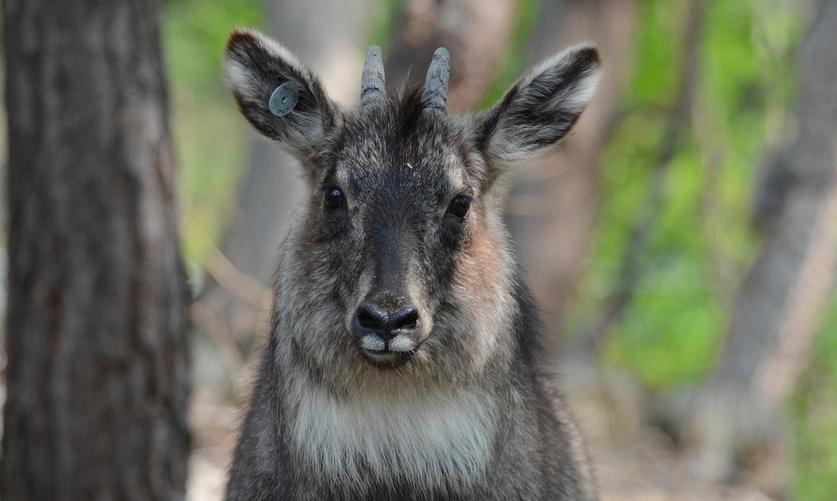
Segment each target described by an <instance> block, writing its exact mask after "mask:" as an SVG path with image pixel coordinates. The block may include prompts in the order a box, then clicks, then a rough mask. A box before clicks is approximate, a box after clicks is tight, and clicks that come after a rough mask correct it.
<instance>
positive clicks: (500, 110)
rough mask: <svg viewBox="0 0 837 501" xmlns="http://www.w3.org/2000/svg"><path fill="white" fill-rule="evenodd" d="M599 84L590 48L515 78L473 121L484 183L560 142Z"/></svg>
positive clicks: (597, 63) (571, 50) (596, 62)
mask: <svg viewBox="0 0 837 501" xmlns="http://www.w3.org/2000/svg"><path fill="white" fill-rule="evenodd" d="M600 78H601V59H600V58H599V52H598V51H597V50H596V48H595V47H593V46H592V45H591V44H581V45H576V46H573V47H570V48H568V49H566V50H564V51H562V52H560V53H558V54H556V55H555V56H553V57H551V58H549V59H547V60H546V61H544V62H543V63H541V64H540V65H538V66H536V67H535V68H533V69H532V70H531V71H529V72H528V73H527V74H526V75H524V76H523V77H521V78H520V80H518V81H517V83H515V84H514V85H513V86H512V87H511V88H510V89H509V90H508V91H506V94H505V95H504V96H503V97H502V98H501V99H500V100H499V101H498V102H497V104H495V105H494V106H493V107H492V108H491V109H489V110H488V111H486V112H484V113H482V114H481V115H479V116H478V117H477V118H476V132H477V141H478V145H479V147H480V149H481V150H482V151H483V154H484V155H485V156H486V157H487V160H488V164H489V169H490V171H491V172H490V173H489V178H490V179H489V182H491V181H493V180H494V179H495V178H496V177H497V176H499V175H500V174H502V172H504V171H505V170H506V169H508V168H509V167H511V166H513V165H517V164H519V163H521V162H524V161H526V160H528V159H530V158H531V157H533V156H534V155H535V154H537V153H538V152H540V151H541V150H543V149H544V148H546V147H547V146H550V145H551V144H553V143H555V142H556V141H558V140H559V139H561V138H562V137H564V136H565V135H566V134H567V133H568V132H569V131H570V129H571V128H572V126H573V125H574V124H575V122H576V120H578V117H579V115H581V112H582V111H584V108H585V107H587V104H588V103H589V102H590V100H591V99H592V98H593V95H594V94H595V93H596V88H597V87H598V84H599V80H600Z"/></svg>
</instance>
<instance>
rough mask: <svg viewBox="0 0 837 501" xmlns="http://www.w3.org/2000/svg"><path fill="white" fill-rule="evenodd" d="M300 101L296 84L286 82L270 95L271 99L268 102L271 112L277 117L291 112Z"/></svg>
mask: <svg viewBox="0 0 837 501" xmlns="http://www.w3.org/2000/svg"><path fill="white" fill-rule="evenodd" d="M297 101H299V91H298V90H297V88H296V85H294V84H292V83H291V82H285V83H283V84H282V85H280V86H279V87H276V89H275V90H274V91H273V94H271V95H270V101H268V102H267V107H268V108H270V112H271V113H273V114H274V115H276V116H277V117H281V116H285V115H287V114H288V113H290V112H291V111H292V110H293V109H294V106H296V103H297Z"/></svg>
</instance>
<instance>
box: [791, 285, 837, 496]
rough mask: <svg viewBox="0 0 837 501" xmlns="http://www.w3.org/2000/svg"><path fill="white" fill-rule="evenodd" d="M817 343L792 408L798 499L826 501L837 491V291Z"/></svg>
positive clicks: (794, 489)
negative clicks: (836, 390)
mask: <svg viewBox="0 0 837 501" xmlns="http://www.w3.org/2000/svg"><path fill="white" fill-rule="evenodd" d="M826 312H827V314H826V318H825V321H824V322H823V325H822V327H821V328H820V331H819V333H818V335H817V337H816V339H815V341H814V346H813V361H812V363H811V365H810V367H808V370H807V371H806V373H805V374H804V375H803V378H802V384H801V385H800V388H799V390H798V391H797V392H796V394H795V395H794V398H793V400H792V402H791V406H790V418H791V426H792V431H793V436H794V438H795V440H796V443H795V449H796V450H795V461H794V463H795V465H796V477H795V478H794V486H793V487H794V488H793V492H794V493H796V495H795V496H794V498H795V499H806V500H813V501H826V500H831V499H834V493H835V492H837V453H835V451H837V392H835V391H834V389H835V388H837V336H835V335H834V334H835V333H837V292H835V293H832V295H831V298H830V301H829V302H828V304H827V305H826Z"/></svg>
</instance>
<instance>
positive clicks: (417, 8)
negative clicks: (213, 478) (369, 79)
mask: <svg viewBox="0 0 837 501" xmlns="http://www.w3.org/2000/svg"><path fill="white" fill-rule="evenodd" d="M516 5H517V1H516V0H496V1H492V2H485V1H481V0H410V1H409V2H407V4H406V6H405V9H404V12H403V13H402V14H401V18H400V19H399V21H398V23H397V25H396V28H395V30H394V31H393V38H392V40H391V41H390V48H389V51H388V52H389V56H388V57H387V60H386V73H387V75H388V76H389V79H388V81H387V86H388V87H390V88H397V86H399V85H401V84H403V83H404V82H405V81H406V82H409V83H411V84H416V85H421V84H423V83H424V78H425V72H426V70H427V67H428V66H429V65H430V60H431V59H432V57H433V51H435V50H436V48H437V47H445V48H446V49H447V50H448V52H449V53H450V56H451V75H450V84H449V89H448V109H449V110H452V111H458V112H462V111H468V110H470V109H471V108H473V107H474V106H475V105H476V104H477V103H478V102H479V100H480V98H482V96H483V94H484V93H485V91H486V90H487V88H488V86H489V85H490V84H491V82H492V81H493V79H494V74H495V72H496V71H497V66H498V63H499V62H500V56H501V55H502V52H503V50H504V49H505V48H506V45H507V43H508V41H509V37H510V35H511V31H512V27H513V24H514V22H513V21H514V11H515V6H516Z"/></svg>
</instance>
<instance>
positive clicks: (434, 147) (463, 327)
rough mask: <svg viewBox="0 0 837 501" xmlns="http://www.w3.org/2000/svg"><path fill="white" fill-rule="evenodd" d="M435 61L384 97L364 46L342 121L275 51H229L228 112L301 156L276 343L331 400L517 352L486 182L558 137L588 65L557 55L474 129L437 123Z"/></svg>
mask: <svg viewBox="0 0 837 501" xmlns="http://www.w3.org/2000/svg"><path fill="white" fill-rule="evenodd" d="M446 57H447V56H446V53H445V52H443V51H439V52H437V55H436V57H434V63H432V65H431V68H430V70H429V71H428V80H427V83H426V84H425V86H424V88H423V89H406V90H404V91H402V92H401V93H399V94H398V95H391V96H385V95H384V94H383V88H384V85H383V68H382V66H381V63H380V53H379V51H378V50H377V49H376V48H373V49H371V50H370V56H369V57H368V58H367V66H366V69H365V71H364V79H363V85H362V101H361V105H360V107H359V108H358V109H357V110H352V111H344V110H341V109H339V108H338V107H337V106H335V105H334V104H333V103H332V102H331V101H330V100H329V99H328V97H327V96H326V95H325V93H324V92H323V90H322V86H321V85H320V83H319V82H318V81H317V79H316V78H315V77H314V76H313V75H311V73H310V72H309V71H308V70H307V69H305V68H304V66H302V65H301V64H300V63H299V62H298V61H296V59H295V58H294V57H293V56H292V55H291V54H289V53H288V52H287V51H286V50H285V49H283V48H282V47H281V46H279V45H278V44H276V43H275V42H273V41H271V40H269V39H267V38H266V37H264V36H262V35H259V34H257V33H254V32H249V31H238V32H236V33H234V34H233V36H232V37H231V39H230V42H229V45H228V48H227V53H226V58H225V65H226V72H227V81H228V84H229V86H230V88H231V90H232V91H233V94H234V96H235V98H236V100H237V102H238V104H239V107H240V108H241V110H242V113H243V114H244V115H245V117H247V119H248V120H250V122H251V123H252V124H253V125H254V126H255V127H256V128H257V129H258V130H259V131H260V132H262V133H263V134H264V135H266V136H267V137H269V138H272V139H274V140H276V141H277V142H278V143H279V146H280V147H283V148H284V149H286V150H287V151H289V152H291V153H292V154H294V155H296V156H297V158H299V159H300V161H301V163H302V165H303V168H304V171H305V174H306V176H305V178H306V180H307V189H308V198H307V201H306V203H305V205H304V207H303V208H302V209H301V210H300V211H299V213H298V218H297V224H296V225H295V226H294V228H293V229H292V230H291V234H290V236H289V238H288V239H287V241H286V243H285V246H284V249H283V253H282V261H281V265H280V270H279V278H278V283H277V289H276V294H277V301H276V304H277V308H278V310H279V311H278V312H277V313H276V318H277V322H279V324H281V325H280V328H279V329H277V330H276V331H277V332H281V333H282V334H281V335H282V336H283V339H282V340H281V341H280V342H281V343H283V344H285V345H286V346H288V349H287V350H286V352H285V353H286V354H287V357H289V358H294V359H295V360H296V361H297V362H301V363H303V364H304V365H305V366H306V367H308V370H309V373H310V375H311V376H312V377H315V378H318V379H320V380H321V381H322V382H324V383H327V385H328V386H331V387H333V388H335V389H339V390H342V391H349V389H350V388H357V387H364V386H368V385H381V384H383V385H386V384H387V383H386V382H387V381H390V380H393V381H396V382H398V381H400V384H403V380H404V379H405V378H406V379H413V380H421V381H422V384H427V383H428V382H434V381H444V382H445V383H450V382H452V381H453V382H456V383H459V384H465V383H466V382H467V381H468V380H469V379H470V378H472V377H474V376H475V375H477V374H478V373H479V372H480V371H481V370H482V369H483V368H484V367H485V366H486V364H490V363H503V361H505V360H509V359H510V357H511V352H512V351H513V350H514V349H515V340H514V339H512V334H511V332H512V330H513V329H512V322H514V321H515V318H514V317H515V311H516V308H515V290H516V284H515V280H516V279H515V264H514V260H513V257H512V256H511V254H510V251H509V246H508V243H507V237H506V233H505V231H504V229H503V226H502V223H501V203H502V194H503V190H502V182H501V181H499V180H501V179H502V177H503V174H504V173H505V172H506V171H507V170H508V169H509V168H510V167H512V166H513V165H515V164H517V163H520V162H521V161H523V160H525V159H527V158H528V157H530V156H532V155H533V154H535V153H537V152H538V151H539V150H540V149H542V148H544V147H546V146H549V145H551V144H552V143H554V142H555V141H557V140H558V139H560V138H561V137H563V136H564V135H565V134H566V133H567V132H568V131H569V129H570V128H571V127H572V125H573V124H574V123H575V120H576V119H577V117H578V115H579V114H580V113H581V111H582V110H583V108H584V106H585V105H586V104H587V102H588V101H589V99H590V98H591V97H592V94H593V91H594V89H595V86H596V83H597V81H598V66H599V60H598V55H597V53H596V51H595V49H593V48H591V47H588V46H582V47H577V48H575V49H571V50H569V51H567V52H566V53H563V54H559V55H558V56H556V57H555V58H553V59H552V60H549V61H546V62H545V63H543V64H542V65H541V66H540V67H538V68H536V69H535V70H533V71H532V72H530V73H529V74H527V75H526V76H524V77H523V78H522V79H521V80H520V81H518V83H517V84H515V86H513V87H512V88H511V89H510V90H509V91H508V92H507V93H506V95H505V96H504V97H503V98H502V99H501V100H500V101H499V102H498V103H497V104H496V105H495V106H494V107H493V108H491V109H490V110H488V111H487V112H485V113H483V114H481V115H479V116H476V117H473V116H451V115H448V114H447V113H446V111H445V109H444V100H445V92H446V88H447V72H448V68H447V61H446ZM410 376H412V377H410Z"/></svg>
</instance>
